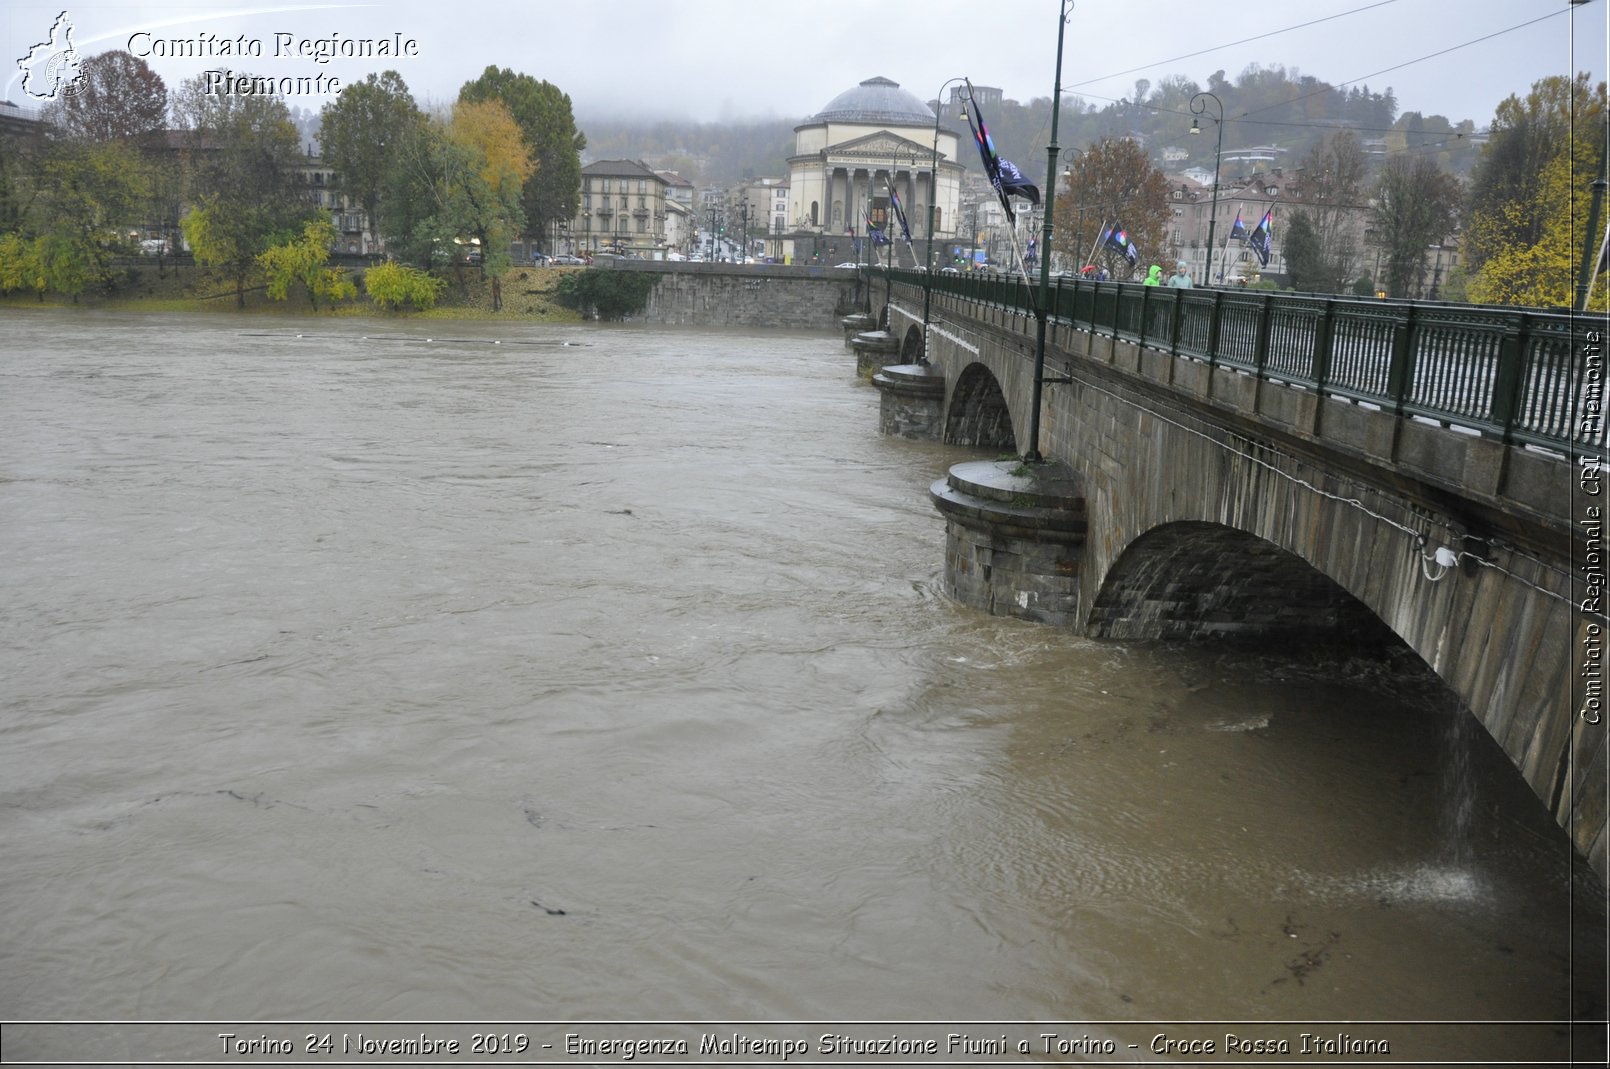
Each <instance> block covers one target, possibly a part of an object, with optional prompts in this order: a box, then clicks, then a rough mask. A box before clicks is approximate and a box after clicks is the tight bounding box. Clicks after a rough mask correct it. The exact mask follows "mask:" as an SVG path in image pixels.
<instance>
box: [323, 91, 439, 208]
mask: <svg viewBox="0 0 1610 1069" xmlns="http://www.w3.org/2000/svg"><path fill="white" fill-rule="evenodd" d="M424 118H425V117H424V114H423V113H422V112H421V111H420V110H419V108H418V106H417V105H416V104H415V103H414V98H413V96H412V95H411V94H410V93H409V92H408V86H407V84H406V83H404V82H403V79H402V75H400V74H398V73H397V72H396V71H385V72H383V73H381V74H373V73H371V74H370V75H369V76H368V77H367V78H365V79H364V80H363V81H361V82H357V83H355V84H353V85H349V86H346V87H345V88H343V89H342V90H341V95H340V96H338V97H336V99H335V102H334V103H332V104H327V105H325V108H324V111H323V114H322V119H323V123H322V125H321V126H320V127H319V145H320V147H321V148H322V149H323V152H324V158H325V159H326V160H328V161H329V162H330V165H331V166H332V167H334V168H335V170H336V174H337V176H338V179H337V180H338V181H339V183H340V186H341V189H342V190H343V191H344V192H345V193H346V194H347V195H348V196H349V197H351V198H352V199H353V201H354V202H356V203H357V204H358V205H360V206H361V207H362V208H363V210H364V211H365V212H366V213H367V214H368V216H369V219H370V222H371V225H373V222H374V220H376V219H378V218H379V213H380V196H381V192H382V190H383V189H384V188H385V182H386V170H387V165H388V161H389V160H390V158H391V154H392V153H394V152H395V151H396V150H397V147H398V146H399V145H400V144H401V143H402V142H403V140H404V138H405V137H407V136H408V135H409V134H410V132H411V131H412V130H413V129H414V128H415V127H416V126H418V125H419V124H420V123H422V122H423V121H424Z"/></svg>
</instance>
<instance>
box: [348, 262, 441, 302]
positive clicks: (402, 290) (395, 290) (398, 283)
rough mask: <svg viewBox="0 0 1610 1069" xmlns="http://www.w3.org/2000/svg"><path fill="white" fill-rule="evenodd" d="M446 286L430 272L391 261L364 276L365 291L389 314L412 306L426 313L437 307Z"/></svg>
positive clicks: (377, 265)
mask: <svg viewBox="0 0 1610 1069" xmlns="http://www.w3.org/2000/svg"><path fill="white" fill-rule="evenodd" d="M445 285H446V283H445V282H443V281H442V280H441V279H439V278H437V277H435V276H434V275H432V274H430V273H429V272H427V271H421V270H419V269H418V268H415V267H409V266H407V265H405V264H399V263H396V262H394V261H390V260H388V261H387V262H385V263H383V264H376V265H375V266H373V267H371V268H370V269H369V270H368V271H366V272H365V273H364V276H363V288H364V289H365V290H366V291H367V292H368V294H369V299H370V300H372V301H374V302H375V304H377V305H379V306H380V307H381V308H384V309H387V310H393V309H397V308H401V307H402V306H403V305H405V304H411V305H413V306H414V308H416V309H418V310H419V311H421V312H423V311H424V310H425V309H427V308H429V307H431V306H432V305H434V304H435V303H436V298H437V297H438V296H439V295H440V294H441V292H442V289H443V287H444V286H445Z"/></svg>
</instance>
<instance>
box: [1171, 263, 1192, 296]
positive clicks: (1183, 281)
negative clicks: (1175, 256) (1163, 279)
mask: <svg viewBox="0 0 1610 1069" xmlns="http://www.w3.org/2000/svg"><path fill="white" fill-rule="evenodd" d="M1168 284H1169V285H1170V286H1172V287H1173V288H1175V289H1177V290H1188V289H1190V288H1191V275H1190V272H1189V271H1188V269H1187V267H1186V263H1185V261H1184V260H1181V261H1180V262H1179V263H1178V264H1177V265H1175V267H1174V273H1173V274H1172V275H1169V276H1168Z"/></svg>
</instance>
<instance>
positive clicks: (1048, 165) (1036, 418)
mask: <svg viewBox="0 0 1610 1069" xmlns="http://www.w3.org/2000/svg"><path fill="white" fill-rule="evenodd" d="M1072 17H1073V0H1061V3H1060V4H1059V5H1058V6H1057V73H1056V80H1055V87H1054V88H1053V89H1052V92H1051V143H1050V144H1049V145H1047V146H1046V149H1045V222H1044V224H1043V226H1042V228H1041V231H1040V249H1041V255H1040V298H1039V300H1038V301H1036V302H1035V304H1036V307H1035V309H1034V383H1033V391H1032V395H1031V397H1030V399H1029V441H1028V448H1027V449H1025V450H1024V451H1023V459H1024V460H1025V461H1029V462H1036V463H1037V462H1039V461H1041V460H1043V459H1045V458H1044V457H1042V456H1041V455H1040V394H1041V392H1042V391H1043V390H1044V388H1045V328H1046V319H1047V317H1048V316H1049V315H1050V305H1051V257H1050V255H1049V253H1050V250H1051V231H1052V223H1051V209H1052V205H1053V204H1055V202H1056V193H1057V155H1058V152H1059V150H1058V149H1057V118H1058V116H1059V115H1060V113H1061V110H1062V37H1063V31H1064V30H1066V29H1067V27H1068V20H1069V19H1070V18H1072Z"/></svg>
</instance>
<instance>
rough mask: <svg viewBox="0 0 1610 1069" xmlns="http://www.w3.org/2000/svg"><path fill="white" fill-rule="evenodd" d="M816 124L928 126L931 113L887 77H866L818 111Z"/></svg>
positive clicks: (924, 105)
mask: <svg viewBox="0 0 1610 1069" xmlns="http://www.w3.org/2000/svg"><path fill="white" fill-rule="evenodd" d="M812 119H813V120H814V121H816V122H853V123H883V124H888V125H893V126H931V125H933V122H934V112H933V109H932V108H930V107H929V106H928V105H927V104H924V103H923V102H922V101H920V100H918V99H917V98H916V97H915V96H913V95H912V94H910V93H908V92H906V91H905V90H904V89H901V88H900V83H899V82H891V81H890V80H889V79H887V78H868V79H867V80H866V81H864V82H862V83H861V84H860V85H858V86H856V87H855V88H854V89H846V90H845V91H844V92H842V93H840V94H839V95H838V96H836V97H834V98H833V99H832V100H830V101H828V102H827V107H825V108H823V109H822V110H821V111H819V112H817V113H816V114H815V115H814V116H812Z"/></svg>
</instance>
